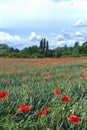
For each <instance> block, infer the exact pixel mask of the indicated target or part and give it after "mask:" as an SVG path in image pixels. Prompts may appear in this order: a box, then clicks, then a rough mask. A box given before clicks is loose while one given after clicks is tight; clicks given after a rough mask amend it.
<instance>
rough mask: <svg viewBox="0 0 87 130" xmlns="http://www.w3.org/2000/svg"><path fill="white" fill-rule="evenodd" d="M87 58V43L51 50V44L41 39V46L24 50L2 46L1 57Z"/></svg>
mask: <svg viewBox="0 0 87 130" xmlns="http://www.w3.org/2000/svg"><path fill="white" fill-rule="evenodd" d="M81 56H87V42H84V43H83V44H82V45H79V42H76V43H75V45H74V46H73V47H67V45H65V46H64V47H57V48H55V49H49V42H48V41H47V40H46V39H45V38H44V39H41V41H40V43H39V46H36V45H34V46H32V47H26V48H24V49H22V50H19V49H17V48H16V49H14V48H13V47H9V46H8V45H6V44H0V57H11V58H12V57H17V58H18V57H20V58H45V57H55V58H59V57H81Z"/></svg>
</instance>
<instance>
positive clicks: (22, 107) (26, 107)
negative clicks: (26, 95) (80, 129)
mask: <svg viewBox="0 0 87 130" xmlns="http://www.w3.org/2000/svg"><path fill="white" fill-rule="evenodd" d="M30 109H31V106H26V105H24V104H21V105H20V107H19V108H18V112H21V111H29V110H30Z"/></svg>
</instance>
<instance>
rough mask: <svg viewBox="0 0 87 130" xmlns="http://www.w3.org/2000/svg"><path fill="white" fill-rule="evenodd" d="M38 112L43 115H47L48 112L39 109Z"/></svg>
mask: <svg viewBox="0 0 87 130" xmlns="http://www.w3.org/2000/svg"><path fill="white" fill-rule="evenodd" d="M37 114H38V115H41V116H42V115H46V114H47V111H39V112H37Z"/></svg>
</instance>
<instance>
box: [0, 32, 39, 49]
mask: <svg viewBox="0 0 87 130" xmlns="http://www.w3.org/2000/svg"><path fill="white" fill-rule="evenodd" d="M40 39H41V36H40V35H38V34H36V33H35V32H31V34H30V36H28V37H26V38H22V37H20V36H18V35H11V34H10V33H8V32H4V31H0V44H2V43H4V44H8V45H9V47H14V48H18V49H23V48H24V47H29V46H32V45H38V43H39V41H40Z"/></svg>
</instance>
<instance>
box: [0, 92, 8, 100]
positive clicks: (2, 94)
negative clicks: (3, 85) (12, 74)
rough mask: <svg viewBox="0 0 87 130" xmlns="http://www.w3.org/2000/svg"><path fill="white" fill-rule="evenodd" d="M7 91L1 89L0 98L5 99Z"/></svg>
mask: <svg viewBox="0 0 87 130" xmlns="http://www.w3.org/2000/svg"><path fill="white" fill-rule="evenodd" d="M7 95H8V94H7V92H5V91H1V92H0V99H5V98H6V97H7Z"/></svg>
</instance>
